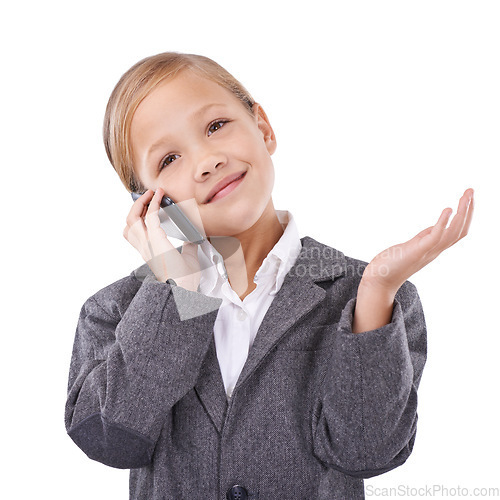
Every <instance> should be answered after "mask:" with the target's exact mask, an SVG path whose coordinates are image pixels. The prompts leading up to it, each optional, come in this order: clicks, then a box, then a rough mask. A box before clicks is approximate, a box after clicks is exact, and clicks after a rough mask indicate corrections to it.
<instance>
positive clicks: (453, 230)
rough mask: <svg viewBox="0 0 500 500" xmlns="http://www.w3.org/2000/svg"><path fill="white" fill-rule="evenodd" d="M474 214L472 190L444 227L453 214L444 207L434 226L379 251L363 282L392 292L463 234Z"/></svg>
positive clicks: (367, 268)
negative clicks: (451, 218)
mask: <svg viewBox="0 0 500 500" xmlns="http://www.w3.org/2000/svg"><path fill="white" fill-rule="evenodd" d="M473 211H474V190H473V189H472V188H469V189H467V190H466V191H465V192H464V194H463V196H462V197H461V198H460V201H459V204H458V210H457V213H456V214H455V217H453V220H452V221H451V223H450V225H449V227H448V228H446V225H447V223H448V220H449V218H450V216H451V214H452V212H453V210H452V209H451V208H445V209H444V210H443V211H442V212H441V215H440V217H439V219H438V221H437V223H436V225H435V226H430V227H428V228H426V229H424V230H423V231H421V232H420V233H418V234H417V235H416V236H414V237H413V238H412V239H411V240H408V241H406V242H405V243H400V244H399V245H394V246H392V247H389V248H387V249H386V250H384V251H383V252H380V253H379V254H377V255H376V256H375V258H374V259H373V260H372V261H371V262H370V263H369V264H368V266H367V267H366V269H365V271H364V273H363V278H362V279H363V281H364V282H365V283H367V284H370V285H375V286H377V287H382V288H385V289H388V290H391V291H394V292H396V291H397V290H398V289H399V287H400V286H401V285H402V284H403V283H404V282H405V281H406V280H407V279H408V278H409V277H410V276H412V275H413V274H415V273H416V272H417V271H419V270H420V269H422V268H423V267H424V266H426V265H427V264H429V262H432V261H433V260H434V259H435V258H436V257H437V256H438V255H439V254H440V253H441V252H442V251H443V250H446V249H447V248H449V247H451V246H452V245H454V244H455V243H456V242H457V241H459V240H460V239H462V238H463V237H464V236H466V235H467V233H468V231H469V226H470V224H471V220H472V213H473Z"/></svg>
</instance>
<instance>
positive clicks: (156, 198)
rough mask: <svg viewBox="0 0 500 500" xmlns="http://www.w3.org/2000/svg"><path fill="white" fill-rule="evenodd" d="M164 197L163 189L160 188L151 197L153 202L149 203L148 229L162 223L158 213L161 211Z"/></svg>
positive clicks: (146, 220)
mask: <svg viewBox="0 0 500 500" xmlns="http://www.w3.org/2000/svg"><path fill="white" fill-rule="evenodd" d="M162 198H163V189H161V188H158V189H157V190H156V191H155V193H154V195H153V197H152V198H151V202H150V203H149V207H148V210H147V212H146V217H145V219H144V220H145V222H146V227H147V228H148V231H149V229H150V228H156V227H158V226H159V225H160V218H159V217H158V213H159V211H160V203H161V200H162Z"/></svg>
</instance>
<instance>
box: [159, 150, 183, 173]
mask: <svg viewBox="0 0 500 500" xmlns="http://www.w3.org/2000/svg"><path fill="white" fill-rule="evenodd" d="M173 156H180V155H175V154H174V155H168V156H166V157H165V159H164V160H162V162H161V163H160V170H162V169H163V168H164V167H168V165H170V164H171V163H172V162H171V161H169V158H172V157H173Z"/></svg>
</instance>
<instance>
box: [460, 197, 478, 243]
mask: <svg viewBox="0 0 500 500" xmlns="http://www.w3.org/2000/svg"><path fill="white" fill-rule="evenodd" d="M473 213H474V191H473V192H472V195H471V198H470V202H469V208H468V210H467V218H466V219H465V224H464V227H463V228H462V232H461V233H460V236H459V237H458V239H459V240H461V239H462V238H463V237H464V236H466V235H467V234H468V232H469V227H470V223H471V221H472V214H473ZM457 241H458V240H457Z"/></svg>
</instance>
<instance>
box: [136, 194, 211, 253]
mask: <svg viewBox="0 0 500 500" xmlns="http://www.w3.org/2000/svg"><path fill="white" fill-rule="evenodd" d="M143 194H144V193H135V192H132V193H131V195H132V199H133V200H134V201H135V200H137V199H138V198H140V197H141V196H142V195H143ZM160 207H161V208H162V210H160V211H159V213H158V216H159V217H160V227H161V228H162V229H163V230H164V231H165V233H166V234H167V236H171V237H172V238H177V239H179V240H183V241H189V242H191V243H196V244H197V245H200V244H201V243H203V242H204V241H205V237H204V236H203V235H202V234H201V233H200V232H199V231H198V229H196V227H195V225H194V224H193V223H192V222H191V221H190V220H189V219H188V218H187V217H186V215H185V214H184V212H183V211H182V210H181V209H180V208H179V206H178V205H176V204H175V203H174V201H173V200H172V199H171V198H169V197H168V196H164V197H163V198H162V200H161V202H160Z"/></svg>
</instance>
